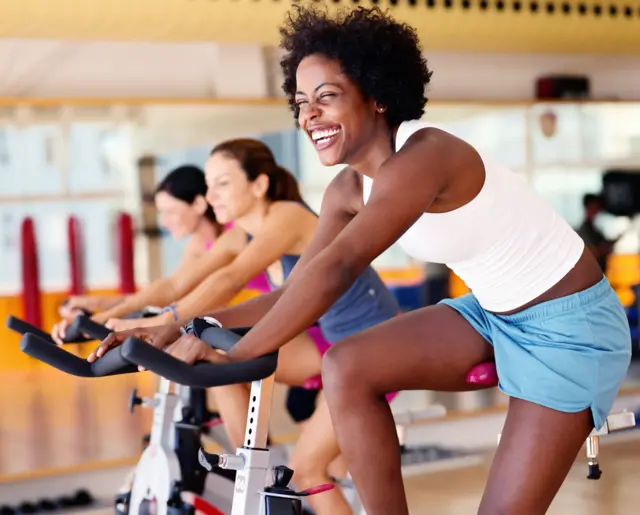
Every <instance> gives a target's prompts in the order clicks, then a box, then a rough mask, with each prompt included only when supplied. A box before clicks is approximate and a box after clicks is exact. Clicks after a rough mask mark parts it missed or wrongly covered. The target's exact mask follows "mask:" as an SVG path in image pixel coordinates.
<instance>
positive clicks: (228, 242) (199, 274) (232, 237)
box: [95, 229, 240, 322]
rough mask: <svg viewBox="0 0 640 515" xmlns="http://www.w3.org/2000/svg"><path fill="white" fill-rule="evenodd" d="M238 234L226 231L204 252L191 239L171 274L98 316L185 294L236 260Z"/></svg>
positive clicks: (124, 312) (106, 316) (167, 301)
mask: <svg viewBox="0 0 640 515" xmlns="http://www.w3.org/2000/svg"><path fill="white" fill-rule="evenodd" d="M239 237H240V234H238V230H237V229H231V230H229V231H226V232H225V233H223V234H222V235H221V236H220V237H219V238H218V239H217V240H216V243H215V245H214V246H213V248H212V249H211V250H210V251H208V252H206V253H205V254H202V253H201V252H200V250H199V249H197V248H194V246H193V245H192V243H193V242H194V240H191V241H190V242H189V245H188V246H187V249H185V254H184V257H183V259H182V261H181V263H180V265H179V266H178V268H177V269H176V271H175V272H174V273H173V274H172V275H170V276H168V277H162V278H160V279H158V280H156V281H153V282H152V283H151V284H149V285H148V286H147V287H146V288H144V289H142V290H140V291H139V292H136V293H134V294H133V295H129V296H128V297H127V298H126V299H125V300H124V301H123V302H121V303H120V304H118V305H117V306H114V307H113V308H111V309H109V310H107V311H104V312H102V313H100V314H99V316H98V317H95V318H99V319H100V321H101V322H106V321H107V320H109V319H113V318H121V317H123V316H126V315H129V314H131V313H134V312H136V311H139V310H141V309H143V308H144V307H146V306H161V307H164V306H168V305H169V304H171V303H172V302H174V301H175V300H177V299H179V298H181V297H182V296H184V295H186V294H187V293H188V292H189V291H191V290H192V289H193V288H195V287H196V285H198V284H199V283H200V282H201V281H202V280H203V279H204V278H205V277H207V276H209V275H210V274H211V273H212V272H214V271H216V270H218V269H219V268H222V267H223V266H225V265H226V264H228V263H230V262H231V261H233V259H234V257H235V256H236V253H237V250H238V238H239Z"/></svg>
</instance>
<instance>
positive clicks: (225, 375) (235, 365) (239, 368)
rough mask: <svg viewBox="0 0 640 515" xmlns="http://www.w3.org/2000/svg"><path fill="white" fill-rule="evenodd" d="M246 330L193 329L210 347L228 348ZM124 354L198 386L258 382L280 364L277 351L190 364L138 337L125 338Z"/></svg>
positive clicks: (142, 364)
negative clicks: (226, 361)
mask: <svg viewBox="0 0 640 515" xmlns="http://www.w3.org/2000/svg"><path fill="white" fill-rule="evenodd" d="M247 331H248V329H246V328H242V329H239V330H237V331H236V330H231V331H229V330H225V329H222V328H218V327H207V328H205V329H204V330H203V331H202V332H201V333H198V332H196V331H194V334H196V336H199V338H200V339H201V340H202V341H204V342H205V343H207V344H208V345H210V346H211V347H214V348H218V349H221V350H229V349H230V348H231V347H233V346H234V345H235V344H236V343H237V342H238V341H239V340H240V338H241V336H242V334H243V333H246V332H247ZM122 356H123V357H124V358H125V359H127V360H129V361H130V362H132V363H135V364H136V365H141V366H143V367H144V368H146V369H147V370H151V371H152V372H155V373H156V374H158V375H160V376H162V377H164V378H166V379H168V380H169V381H173V382H174V383H178V384H182V385H185V386H191V387H196V388H212V387H215V386H225V385H230V384H238V383H250V382H252V381H258V380H260V379H264V378H266V377H269V376H270V375H271V374H273V373H274V372H275V370H276V366H277V364H278V351H275V352H272V353H271V354H267V355H264V356H260V357H259V358H255V359H251V360H248V361H234V362H229V363H218V364H216V363H210V362H205V361H200V362H197V363H195V364H193V365H188V364H187V363H185V362H184V361H180V360H179V359H176V358H174V357H173V356H170V355H169V354H167V353H166V352H163V351H161V350H159V349H156V348H155V347H153V346H151V345H149V344H147V343H145V342H143V341H141V340H138V339H137V338H127V339H126V340H125V342H124V343H123V344H122Z"/></svg>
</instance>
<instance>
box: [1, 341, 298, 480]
mask: <svg viewBox="0 0 640 515" xmlns="http://www.w3.org/2000/svg"><path fill="white" fill-rule="evenodd" d="M83 347H86V346H83ZM90 351H91V348H89V347H86V348H82V349H79V350H78V355H82V356H84V355H86V354H88V353H89V352H90ZM0 359H1V354H0ZM0 378H1V380H2V388H1V389H0V482H4V481H11V480H17V479H21V478H30V477H36V476H43V475H50V474H55V473H58V472H60V473H62V472H67V471H75V470H91V469H93V468H96V467H101V466H106V465H114V464H118V463H126V462H133V461H134V460H136V459H137V458H138V457H139V455H140V451H141V445H142V441H141V438H142V436H143V435H144V434H145V433H147V432H148V431H149V428H150V426H151V416H152V412H151V410H150V409H141V408H140V407H137V408H136V410H135V411H134V413H133V414H132V413H130V412H129V408H128V400H129V395H130V393H131V391H132V390H133V389H134V388H136V389H137V390H138V395H141V396H152V395H153V394H154V393H155V391H156V389H157V384H158V380H157V376H155V375H154V374H151V373H149V372H145V373H138V374H128V375H125V376H114V377H108V378H100V379H81V378H76V377H72V376H69V375H67V374H64V373H62V372H59V371H57V370H55V369H52V368H50V367H48V366H46V365H44V364H41V363H37V362H32V363H31V364H30V366H29V367H28V368H25V367H23V368H21V369H20V370H2V371H1V372H0ZM284 393H285V390H284V389H283V388H282V387H280V388H278V389H277V391H276V392H275V394H274V404H275V405H280V406H284V400H283V396H284ZM282 411H284V409H283V410H282ZM283 415H284V413H283ZM272 428H273V430H274V432H275V433H276V434H290V433H291V432H293V431H294V429H295V425H294V424H293V422H292V421H291V420H290V419H288V417H286V415H284V416H283V417H280V419H278V418H276V419H275V420H274V421H273V422H272Z"/></svg>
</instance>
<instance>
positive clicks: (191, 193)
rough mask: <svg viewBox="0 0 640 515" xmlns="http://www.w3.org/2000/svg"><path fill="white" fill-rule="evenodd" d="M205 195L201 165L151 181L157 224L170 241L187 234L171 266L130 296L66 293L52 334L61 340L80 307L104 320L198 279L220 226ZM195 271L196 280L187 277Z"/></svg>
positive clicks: (160, 301)
mask: <svg viewBox="0 0 640 515" xmlns="http://www.w3.org/2000/svg"><path fill="white" fill-rule="evenodd" d="M206 194H207V183H206V180H205V175H204V171H203V170H202V169H201V168H199V167H197V166H191V165H184V166H179V167H177V168H174V169H173V170H171V171H170V172H169V173H168V174H167V175H166V176H165V177H164V178H163V179H162V180H161V181H160V183H159V184H158V185H157V186H156V190H155V193H154V202H155V206H156V209H157V211H158V215H159V223H160V225H161V226H162V227H164V228H165V229H166V230H167V231H168V232H169V234H170V235H171V237H172V238H174V239H175V240H182V239H184V238H189V241H188V243H187V245H186V246H185V249H184V251H183V254H182V259H181V261H180V263H179V265H178V267H177V268H176V270H175V271H174V272H173V273H172V274H171V275H170V276H167V277H162V278H160V279H158V280H156V281H153V282H152V283H150V284H149V285H147V286H146V287H145V288H143V289H141V290H140V291H138V292H137V293H135V294H132V295H121V296H116V295H109V296H98V295H95V296H94V295H81V296H72V297H70V298H69V299H68V300H67V302H65V304H64V305H62V306H61V307H60V316H61V317H62V318H63V320H62V321H61V322H59V323H58V324H56V325H55V326H54V328H53V330H52V333H51V334H52V336H53V338H54V339H55V340H56V341H58V343H62V340H61V338H64V335H65V332H66V328H67V327H68V325H69V323H71V322H72V321H73V319H74V318H75V317H76V316H77V315H78V314H80V313H82V312H83V310H86V311H90V312H94V313H95V312H99V313H96V315H95V316H94V319H95V320H96V321H97V322H98V323H105V322H106V321H107V320H108V319H109V318H112V317H120V316H126V315H129V314H131V313H135V312H136V311H138V310H140V309H142V308H144V307H145V306H149V305H151V306H164V305H166V304H169V303H170V302H171V300H175V298H177V296H180V294H181V293H186V291H188V289H190V288H192V287H193V286H194V285H195V284H197V282H198V280H199V278H198V274H200V275H202V274H203V273H205V274H206V267H205V269H204V270H202V272H200V270H199V265H202V264H206V258H205V255H206V253H207V252H208V251H209V250H210V248H211V247H212V245H213V243H214V242H215V241H216V239H217V238H218V237H219V236H220V235H221V234H222V232H223V230H224V228H223V227H222V225H220V223H218V221H217V220H216V216H215V214H214V213H213V209H212V207H211V206H210V205H209V204H208V203H207V201H206ZM196 264H197V265H196ZM194 272H196V273H194ZM194 276H196V277H195V280H194V279H190V278H192V277H194ZM200 279H201V277H200Z"/></svg>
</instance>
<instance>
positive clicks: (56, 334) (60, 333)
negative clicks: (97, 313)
mask: <svg viewBox="0 0 640 515" xmlns="http://www.w3.org/2000/svg"><path fill="white" fill-rule="evenodd" d="M67 315H68V316H65V317H64V318H63V319H62V320H60V322H58V323H57V324H56V325H54V326H53V328H52V329H51V338H53V341H54V342H56V344H58V345H64V338H65V336H66V335H67V329H69V326H70V325H71V324H72V323H73V321H74V320H75V319H76V317H78V316H80V315H84V311H82V310H81V309H75V310H73V311H71V310H69V311H67Z"/></svg>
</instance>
